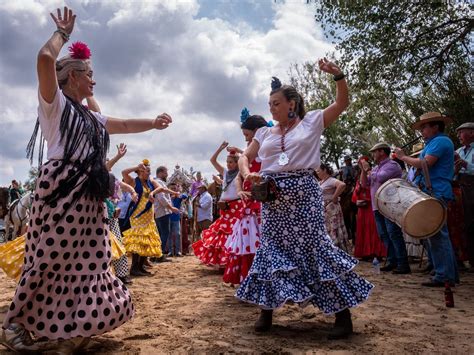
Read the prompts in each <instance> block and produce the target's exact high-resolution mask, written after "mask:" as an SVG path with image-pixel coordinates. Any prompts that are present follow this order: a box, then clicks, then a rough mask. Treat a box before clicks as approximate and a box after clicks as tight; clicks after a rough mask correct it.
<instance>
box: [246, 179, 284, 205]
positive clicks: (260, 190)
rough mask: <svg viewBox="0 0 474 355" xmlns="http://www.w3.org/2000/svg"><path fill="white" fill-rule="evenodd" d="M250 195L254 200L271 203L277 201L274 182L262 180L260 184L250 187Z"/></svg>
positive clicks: (276, 188)
mask: <svg viewBox="0 0 474 355" xmlns="http://www.w3.org/2000/svg"><path fill="white" fill-rule="evenodd" d="M251 193H252V198H253V199H254V200H257V201H260V202H271V201H275V200H276V199H277V194H278V187H277V184H276V182H275V180H273V179H271V178H264V180H263V181H262V182H260V183H258V184H253V185H252V189H251Z"/></svg>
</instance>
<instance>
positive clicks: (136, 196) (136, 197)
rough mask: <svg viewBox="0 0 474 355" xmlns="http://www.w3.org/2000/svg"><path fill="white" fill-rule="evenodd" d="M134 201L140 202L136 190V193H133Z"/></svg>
mask: <svg viewBox="0 0 474 355" xmlns="http://www.w3.org/2000/svg"><path fill="white" fill-rule="evenodd" d="M132 201H133V202H135V203H137V202H138V194H137V193H136V192H134V193H133V194H132Z"/></svg>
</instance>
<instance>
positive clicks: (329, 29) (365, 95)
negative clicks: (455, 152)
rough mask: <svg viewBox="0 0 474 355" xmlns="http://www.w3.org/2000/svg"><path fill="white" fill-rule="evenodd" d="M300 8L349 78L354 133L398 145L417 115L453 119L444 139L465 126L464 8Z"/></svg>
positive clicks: (467, 45) (468, 80)
mask: <svg viewBox="0 0 474 355" xmlns="http://www.w3.org/2000/svg"><path fill="white" fill-rule="evenodd" d="M308 2H312V3H314V6H315V19H316V21H317V22H318V23H319V24H320V25H321V27H322V28H323V30H324V32H325V35H326V36H327V37H328V38H331V39H333V41H334V43H336V49H337V51H338V54H340V59H339V60H338V61H339V62H340V63H341V64H342V66H343V68H344V70H345V72H347V73H348V74H349V75H348V77H349V84H350V89H351V94H352V100H351V102H352V104H351V107H350V109H349V112H350V114H349V116H350V117H351V119H352V120H353V124H354V125H355V126H353V127H352V128H353V129H354V128H355V132H356V133H364V134H369V133H370V134H371V135H372V136H376V137H377V138H378V140H386V141H388V142H390V143H393V144H396V145H403V143H405V142H408V141H410V140H411V139H412V138H413V137H414V135H415V132H413V131H412V130H411V128H410V124H411V123H412V122H413V121H415V120H416V118H417V117H418V116H419V115H420V114H422V113H424V112H427V111H440V112H442V113H445V114H447V115H450V116H451V117H453V118H454V124H453V126H452V127H451V133H453V129H454V128H455V127H457V126H458V125H460V124H462V123H464V122H467V121H472V120H473V118H472V117H473V114H474V107H473V104H472V97H473V85H472V84H473V76H472V75H473V74H472V73H473V70H472V69H473V68H472V67H473V63H472V54H471V51H472V48H471V46H472V30H473V27H474V19H473V5H471V4H470V3H469V2H441V1H410V0H401V1H374V0H371V1H369V0H365V1H344V2H340V1H339V2H335V1H330V0H315V1H308ZM316 89H318V90H319V88H316ZM372 136H370V137H372ZM453 138H454V137H453Z"/></svg>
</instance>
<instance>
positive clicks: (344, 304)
mask: <svg viewBox="0 0 474 355" xmlns="http://www.w3.org/2000/svg"><path fill="white" fill-rule="evenodd" d="M270 176H273V177H274V178H275V180H276V182H277V185H278V187H279V190H280V191H279V194H278V198H277V199H276V200H275V201H272V202H268V203H264V204H263V208H262V236H261V246H260V248H259V249H258V250H257V253H256V256H255V259H254V262H253V264H252V267H251V269H250V271H249V275H248V276H247V278H246V279H245V280H244V281H243V282H242V284H241V286H240V288H239V289H238V290H237V293H236V297H237V298H239V299H240V300H242V301H245V302H249V303H253V304H256V305H258V306H259V307H261V308H263V309H275V308H278V307H281V306H283V305H284V304H285V303H287V302H292V303H298V304H300V305H301V306H306V305H308V304H310V303H311V304H312V305H314V306H316V307H318V308H320V309H321V310H322V311H323V312H324V313H325V314H333V313H337V312H340V311H342V310H344V309H346V308H350V307H354V306H356V305H358V304H359V303H362V302H363V301H365V300H366V299H367V298H368V296H369V294H370V291H371V290H372V288H373V287H374V286H373V285H372V284H371V283H370V282H368V281H366V280H365V279H363V278H361V277H360V276H358V275H357V274H356V273H355V272H353V271H352V270H353V268H354V267H355V266H356V265H357V260H356V259H354V258H352V257H351V256H349V255H348V254H347V253H345V252H344V251H343V250H341V249H339V248H337V247H336V246H335V245H334V244H333V243H332V241H331V238H330V237H329V236H328V234H327V232H326V228H325V224H324V212H323V211H324V209H323V204H322V192H321V188H320V186H319V184H318V182H317V181H316V178H315V177H314V175H313V172H312V170H307V171H304V172H299V173H298V174H297V176H292V177H288V176H285V175H283V177H282V175H278V174H271V175H270Z"/></svg>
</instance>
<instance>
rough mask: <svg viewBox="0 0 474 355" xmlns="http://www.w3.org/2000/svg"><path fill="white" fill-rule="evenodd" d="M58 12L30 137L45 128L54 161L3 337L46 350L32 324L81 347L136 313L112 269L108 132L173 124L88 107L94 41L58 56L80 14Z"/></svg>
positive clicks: (38, 196)
mask: <svg viewBox="0 0 474 355" xmlns="http://www.w3.org/2000/svg"><path fill="white" fill-rule="evenodd" d="M51 16H52V18H53V20H54V22H55V23H56V26H57V30H56V31H55V32H54V34H53V35H52V36H51V38H50V39H49V40H48V41H47V42H46V44H45V45H44V46H43V47H42V48H41V50H40V52H39V54H38V63H37V70H38V78H39V92H38V100H39V107H38V120H37V123H36V127H35V132H34V134H33V137H32V139H31V141H30V144H29V145H28V151H29V156H30V158H32V154H33V147H34V143H35V140H36V134H37V132H38V130H39V127H41V131H42V134H43V136H44V139H45V141H46V143H47V147H48V162H46V163H45V164H43V165H42V166H41V168H40V172H39V175H38V179H37V183H36V188H35V193H34V202H33V205H32V209H31V220H30V222H29V227H28V232H27V237H26V246H25V265H24V267H23V273H22V275H21V277H20V282H19V284H18V286H17V289H16V292H15V295H14V297H13V301H12V303H11V305H10V309H9V311H8V313H7V314H6V315H5V318H4V323H3V329H4V330H3V333H2V339H1V341H2V343H3V344H4V345H6V346H7V347H9V348H10V349H12V350H15V351H25V352H27V351H34V350H37V349H38V344H35V343H34V342H33V339H32V338H31V335H30V332H31V333H33V334H34V335H35V337H37V338H42V339H48V340H58V341H59V345H58V346H60V347H66V348H67V349H68V351H73V350H75V349H77V348H78V347H81V346H82V345H83V344H84V343H85V342H87V339H88V338H89V337H91V336H93V335H98V334H102V333H105V332H107V331H110V330H112V329H114V328H116V327H118V326H120V325H121V324H123V323H124V322H126V321H127V320H129V319H130V318H131V317H132V316H133V313H134V306H133V304H132V301H131V297H130V294H129V291H128V289H127V288H126V287H125V286H124V285H123V284H122V282H120V281H119V280H118V279H117V278H116V277H115V276H114V275H113V274H112V273H111V271H110V259H111V256H112V255H111V247H110V240H109V230H108V227H107V223H106V222H107V218H106V210H105V205H104V202H103V201H104V199H105V198H106V197H107V196H108V195H109V174H108V172H107V169H106V166H105V159H106V153H107V149H108V143H109V134H111V133H136V132H142V131H147V130H151V129H164V128H166V127H168V125H169V123H170V122H171V117H169V116H168V115H166V114H163V115H161V116H158V117H157V118H156V119H125V120H122V119H117V118H111V117H105V116H103V115H102V114H100V113H97V112H92V111H90V110H89V109H88V108H86V107H85V106H83V105H82V104H81V103H82V101H83V100H84V99H86V98H90V97H92V96H93V87H94V85H95V81H94V80H93V79H92V67H91V61H90V59H89V58H90V51H89V48H87V46H86V45H85V44H83V43H80V42H77V43H75V44H73V45H72V46H71V47H69V50H70V53H69V54H68V55H66V56H65V57H63V58H61V59H59V60H58V61H56V58H57V57H58V55H59V52H60V50H61V48H62V47H63V45H64V44H65V43H66V42H67V41H68V39H69V36H70V34H71V32H72V30H73V28H74V22H75V18H76V16H75V15H74V14H73V13H72V10H69V9H68V8H67V7H65V8H64V11H63V12H61V10H60V9H58V10H57V16H55V15H53V14H51ZM40 139H41V138H40ZM41 156H42V154H41V148H40V159H41Z"/></svg>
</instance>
